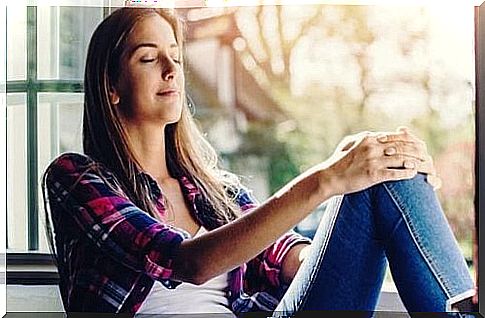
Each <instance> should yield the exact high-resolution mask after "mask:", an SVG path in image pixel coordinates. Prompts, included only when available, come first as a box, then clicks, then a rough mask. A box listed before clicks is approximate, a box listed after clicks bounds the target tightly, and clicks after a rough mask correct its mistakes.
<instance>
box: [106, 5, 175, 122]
mask: <svg viewBox="0 0 485 318" xmlns="http://www.w3.org/2000/svg"><path fill="white" fill-rule="evenodd" d="M180 52H181V50H180V48H179V46H178V44H177V41H176V39H175V35H174V31H173V29H172V27H171V25H170V24H169V23H168V22H167V21H166V20H165V19H164V18H162V17H161V16H159V15H158V14H154V15H152V16H148V17H145V18H143V19H142V20H141V21H139V22H138V23H137V24H136V25H135V27H134V29H133V31H132V33H131V34H130V36H129V38H128V41H127V45H126V49H125V51H124V52H123V54H122V56H121V63H120V64H121V65H120V68H121V70H120V76H119V78H118V80H117V81H116V83H115V87H113V88H112V90H111V93H110V98H111V102H112V103H113V104H117V105H116V106H115V107H120V108H119V110H120V114H121V116H122V118H123V119H124V120H127V121H129V122H130V123H135V124H142V123H154V124H161V125H165V124H169V123H173V122H177V121H178V120H179V119H180V113H181V109H182V94H183V89H184V75H183V70H182V65H181V64H180V59H181V56H180V54H181V53H180Z"/></svg>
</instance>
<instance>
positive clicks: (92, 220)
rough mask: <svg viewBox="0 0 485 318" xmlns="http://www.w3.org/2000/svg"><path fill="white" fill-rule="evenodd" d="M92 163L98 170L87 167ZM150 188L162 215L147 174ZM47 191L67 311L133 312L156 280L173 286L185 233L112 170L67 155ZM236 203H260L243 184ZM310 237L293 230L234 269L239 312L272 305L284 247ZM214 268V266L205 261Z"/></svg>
mask: <svg viewBox="0 0 485 318" xmlns="http://www.w3.org/2000/svg"><path fill="white" fill-rule="evenodd" d="M93 164H95V165H96V166H97V167H98V169H97V171H96V172H95V170H89V169H87V167H88V166H90V165H93ZM144 175H145V177H146V178H148V180H149V184H150V191H151V195H152V198H153V200H155V201H156V206H157V207H158V209H159V211H160V212H161V213H162V214H163V212H164V207H163V204H162V203H161V202H162V201H163V200H162V197H161V196H162V193H161V191H160V188H159V187H158V185H157V183H156V182H155V181H154V180H153V179H152V178H151V177H150V176H149V175H148V174H144ZM46 176H47V178H46V189H47V195H48V198H49V200H48V202H49V207H50V213H51V218H52V222H53V227H54V238H55V248H56V251H57V256H58V263H57V267H58V271H59V277H60V281H59V287H60V291H61V296H62V302H63V305H64V309H65V310H66V311H67V312H113V313H121V312H125V313H132V314H134V313H136V312H137V310H138V308H139V307H140V306H141V304H142V303H143V301H144V300H145V298H146V296H147V295H148V293H149V292H150V290H151V287H152V286H153V283H154V281H155V280H158V281H160V282H161V283H162V284H163V285H164V286H165V287H167V288H169V289H173V288H176V287H177V286H178V285H179V284H180V282H177V281H174V280H171V275H172V257H173V255H174V251H175V250H176V249H177V247H178V246H179V245H180V243H181V242H182V241H183V240H184V239H190V238H191V236H190V234H189V233H187V232H186V231H184V230H182V229H179V228H175V227H173V226H170V225H168V224H164V223H161V222H160V221H158V220H156V219H155V218H153V217H151V216H150V215H149V214H148V213H145V212H144V211H142V210H140V209H139V208H138V207H137V206H136V205H134V204H133V203H132V202H130V200H129V199H128V198H127V197H126V195H124V193H123V192H122V191H121V190H120V189H119V187H118V188H116V187H115V186H113V185H115V184H116V183H115V182H113V181H115V178H114V175H113V174H112V173H111V172H110V171H109V170H108V169H106V168H104V167H103V165H101V164H97V163H96V162H94V161H93V160H92V159H91V158H89V157H88V156H86V155H82V154H78V153H65V154H62V155H61V156H59V157H58V158H57V159H56V160H54V161H53V162H52V163H51V165H50V166H49V167H48V170H47V175H46ZM179 182H180V185H181V188H182V192H183V194H184V196H185V199H186V200H187V202H188V203H189V208H190V209H195V210H196V209H198V208H201V207H199V206H198V203H197V202H201V200H196V197H197V196H199V195H201V194H200V192H199V190H198V189H197V188H196V187H195V186H194V185H193V184H192V183H191V182H190V181H189V179H188V178H186V177H182V178H180V179H179ZM237 203H238V204H239V206H240V207H241V210H242V211H243V213H244V212H249V211H251V210H252V209H254V208H255V207H256V206H257V202H256V200H255V199H254V198H253V197H252V196H251V195H250V193H249V192H248V191H246V190H241V191H240V194H239V195H238V196H237ZM309 242H310V240H309V239H308V238H305V237H303V236H301V235H299V234H297V233H295V232H294V231H289V232H288V233H286V234H285V235H283V236H282V237H281V238H279V239H278V240H277V241H276V242H275V243H274V244H272V245H271V246H270V247H269V248H267V249H266V250H264V251H263V252H262V253H260V254H259V255H257V256H256V257H255V258H254V259H252V260H250V261H249V262H247V263H244V264H242V265H241V266H239V267H238V268H236V269H234V270H232V271H231V272H230V273H229V282H228V283H229V289H228V291H227V297H228V299H229V303H230V304H231V308H232V311H233V312H234V313H236V314H237V313H242V312H248V311H271V310H273V309H274V308H275V307H276V305H277V304H278V302H279V300H280V299H281V297H282V295H283V294H284V292H285V291H286V289H287V287H288V286H286V285H284V284H283V283H282V281H280V275H279V274H280V269H281V264H282V261H283V259H284V257H285V255H286V253H287V252H288V251H289V250H290V248H291V247H292V246H294V245H295V244H298V243H309ZM207 266H210V264H207Z"/></svg>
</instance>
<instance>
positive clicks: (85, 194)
mask: <svg viewBox="0 0 485 318" xmlns="http://www.w3.org/2000/svg"><path fill="white" fill-rule="evenodd" d="M93 165H95V166H96V167H98V169H90V168H89V167H91V166H93ZM113 179H114V177H113V175H112V174H111V173H110V172H109V171H108V170H107V169H106V168H104V169H103V168H102V166H100V165H99V164H96V163H95V162H94V161H93V160H92V159H91V158H89V157H87V156H84V155H81V154H74V153H68V154H63V155H61V156H60V157H58V158H57V159H56V160H55V161H53V163H52V164H51V165H50V166H49V167H48V169H47V171H46V189H47V194H48V198H49V206H50V210H51V215H52V219H53V223H54V230H59V227H60V226H62V224H58V225H57V228H56V221H55V220H56V218H58V216H59V214H61V213H64V214H67V216H68V217H71V218H72V219H73V221H74V223H75V224H76V225H77V226H78V227H79V229H80V230H81V232H83V233H85V234H86V238H87V239H88V240H90V241H91V242H92V243H93V244H94V245H95V246H97V247H98V248H100V249H101V250H102V251H103V252H104V253H106V255H109V256H110V257H112V258H113V259H114V260H116V261H119V262H121V263H123V264H124V265H126V266H127V267H129V268H131V269H133V270H135V271H138V272H144V273H146V274H147V275H148V276H150V277H152V278H153V279H156V280H159V281H161V282H162V283H164V285H165V286H167V287H169V288H174V287H176V285H178V284H179V282H174V281H171V280H170V278H171V275H172V256H173V255H174V251H175V250H176V249H177V247H178V246H179V245H180V243H181V242H182V240H184V239H186V238H189V237H190V234H188V233H187V232H185V231H183V230H180V229H176V228H173V227H171V226H168V225H166V224H163V223H161V222H159V221H158V220H156V219H155V218H153V217H151V216H150V215H149V214H148V213H146V212H144V211H142V210H141V209H139V208H138V207H137V206H135V205H134V204H133V203H132V202H131V201H130V200H129V199H128V198H127V197H126V196H125V195H124V194H123V192H122V191H121V190H120V189H119V188H118V189H116V187H115V186H113V185H112V183H111V182H108V180H113Z"/></svg>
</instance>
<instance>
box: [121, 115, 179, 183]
mask: <svg viewBox="0 0 485 318" xmlns="http://www.w3.org/2000/svg"><path fill="white" fill-rule="evenodd" d="M125 127H126V130H127V133H128V136H129V139H130V143H131V146H132V147H133V152H134V154H135V157H136V159H137V160H138V162H139V163H140V164H141V166H142V169H143V171H144V172H146V173H148V174H149V175H150V176H152V177H153V178H155V180H157V181H158V182H162V183H163V182H164V181H165V180H169V179H171V176H170V174H169V172H168V168H167V161H166V158H165V127H166V126H165V125H151V124H143V125H139V124H138V125H136V124H133V123H130V122H125Z"/></svg>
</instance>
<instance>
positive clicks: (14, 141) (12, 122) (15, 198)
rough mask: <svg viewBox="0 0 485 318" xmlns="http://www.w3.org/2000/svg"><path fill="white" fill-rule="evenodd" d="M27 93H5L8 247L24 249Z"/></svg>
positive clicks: (25, 240)
mask: <svg viewBox="0 0 485 318" xmlns="http://www.w3.org/2000/svg"><path fill="white" fill-rule="evenodd" d="M26 116H27V113H26V95H25V94H7V240H8V242H7V248H8V249H9V250H21V251H24V250H26V249H27V160H26V158H27V139H26V138H27V136H26V120H27V117H26Z"/></svg>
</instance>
